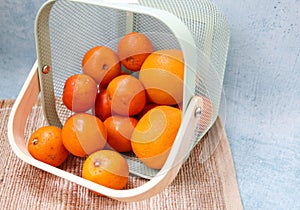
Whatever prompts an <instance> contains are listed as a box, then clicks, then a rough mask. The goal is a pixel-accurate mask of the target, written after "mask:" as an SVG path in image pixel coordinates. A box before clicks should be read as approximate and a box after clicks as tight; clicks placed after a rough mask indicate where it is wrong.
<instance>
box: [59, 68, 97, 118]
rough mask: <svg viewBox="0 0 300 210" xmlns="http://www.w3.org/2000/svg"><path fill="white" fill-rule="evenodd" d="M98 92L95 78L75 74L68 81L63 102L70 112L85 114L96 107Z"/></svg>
mask: <svg viewBox="0 0 300 210" xmlns="http://www.w3.org/2000/svg"><path fill="white" fill-rule="evenodd" d="M97 92H98V88H97V84H96V82H95V81H94V80H93V78H91V77H90V76H88V75H85V74H75V75H72V76H71V77H69V78H68V79H67V80H66V82H65V85H64V89H63V95H62V100H63V103H64V104H65V106H66V107H67V108H68V109H69V110H71V111H73V112H85V111H87V110H89V109H90V108H92V107H93V106H94V104H95V100H96V96H97Z"/></svg>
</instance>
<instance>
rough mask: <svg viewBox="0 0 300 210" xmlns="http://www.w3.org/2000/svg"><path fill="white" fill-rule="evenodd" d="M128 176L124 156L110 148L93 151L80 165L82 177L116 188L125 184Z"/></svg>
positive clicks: (120, 187) (121, 187)
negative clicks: (81, 165)
mask: <svg viewBox="0 0 300 210" xmlns="http://www.w3.org/2000/svg"><path fill="white" fill-rule="evenodd" d="M128 176H129V168H128V164H127V162H126V160H125V158H123V157H122V156H121V155H120V154H119V153H118V152H115V151H112V150H100V151H97V152H94V153H93V154H91V155H90V156H89V157H88V158H87V159H86V160H85V162H84V164H83V167H82V177H83V178H85V179H87V180H90V181H92V182H95V183H97V184H100V185H102V186H105V187H109V188H112V189H116V190H121V189H123V188H124V187H125V186H126V185H127V182H128ZM97 194H99V193H97Z"/></svg>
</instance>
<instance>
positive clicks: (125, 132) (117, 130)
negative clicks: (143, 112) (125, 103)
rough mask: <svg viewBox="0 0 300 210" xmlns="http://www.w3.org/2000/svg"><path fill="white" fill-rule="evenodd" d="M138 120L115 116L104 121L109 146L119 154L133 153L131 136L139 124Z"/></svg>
mask: <svg viewBox="0 0 300 210" xmlns="http://www.w3.org/2000/svg"><path fill="white" fill-rule="evenodd" d="M137 122H138V121H137V119H135V118H133V117H124V116H118V115H113V116H111V117H109V118H107V119H106V120H105V121H104V126H105V127H106V129H107V144H108V146H109V147H111V148H112V149H114V150H116V151H117V152H131V151H132V148H131V142H130V138H131V134H132V132H133V130H134V127H135V126H136V124H137Z"/></svg>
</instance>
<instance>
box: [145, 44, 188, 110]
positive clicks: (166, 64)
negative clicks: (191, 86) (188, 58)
mask: <svg viewBox="0 0 300 210" xmlns="http://www.w3.org/2000/svg"><path fill="white" fill-rule="evenodd" d="M183 77H184V61H183V55H182V52H181V51H180V50H173V49H169V50H159V51H155V52H153V53H152V54H151V55H149V56H148V57H147V59H146V60H145V61H144V63H143V65H142V67H141V70H140V74H139V79H140V81H141V82H142V83H143V85H144V86H145V88H146V90H147V94H148V97H149V99H150V101H152V102H154V103H156V104H162V105H173V104H179V103H181V102H182V99H183Z"/></svg>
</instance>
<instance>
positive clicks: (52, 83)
mask: <svg viewBox="0 0 300 210" xmlns="http://www.w3.org/2000/svg"><path fill="white" fill-rule="evenodd" d="M99 29H101V30H99ZM131 31H137V32H141V33H144V34H146V35H147V37H149V39H150V40H151V41H152V43H153V44H154V48H155V49H157V50H159V49H167V48H177V49H180V50H181V51H182V53H183V57H184V88H183V104H182V113H183V118H182V123H181V126H180V128H179V131H178V133H177V136H176V139H175V141H174V144H173V146H172V148H171V150H170V153H169V156H168V159H167V161H166V163H165V164H164V166H163V168H162V169H160V170H154V169H150V168H147V167H146V166H145V165H143V164H142V163H141V162H140V161H139V160H138V159H137V158H136V157H134V155H124V157H125V158H126V159H127V161H128V164H129V168H130V172H131V174H132V175H136V176H140V177H143V178H146V179H148V181H147V182H146V183H145V184H143V185H141V186H138V187H136V188H132V189H125V190H113V189H110V188H107V187H104V186H101V185H98V184H95V183H93V182H91V181H88V180H86V179H83V178H81V177H80V176H77V175H75V174H72V173H70V172H67V171H64V170H62V169H60V168H56V167H52V166H50V165H48V164H45V163H42V162H40V161H38V160H36V159H34V158H33V157H32V156H31V155H30V154H29V153H28V151H27V147H26V141H27V140H26V139H25V137H24V132H25V129H26V120H27V118H28V115H29V114H30V112H31V111H32V109H33V106H34V104H35V102H36V100H37V99H38V98H39V97H40V98H41V99H42V100H41V101H42V107H43V112H44V116H45V120H46V121H47V123H48V124H50V125H56V126H60V127H61V126H62V124H63V123H64V122H65V120H66V119H67V117H68V116H70V111H69V110H68V109H66V107H65V106H64V105H63V104H62V103H61V96H62V90H63V86H64V82H65V81H66V79H67V78H68V77H69V76H71V75H73V74H75V73H80V72H81V60H82V57H83V54H84V53H85V52H86V51H87V50H88V49H90V48H91V47H93V46H96V45H101V44H103V45H106V46H109V47H111V48H112V49H116V47H117V43H118V41H119V40H120V38H121V37H122V36H123V35H125V34H126V33H128V32H131ZM35 35H36V49H37V61H36V63H35V64H34V66H33V67H32V70H31V71H30V74H29V75H28V77H27V80H26V81H25V83H24V86H23V88H22V89H21V91H20V93H19V96H18V97H17V99H16V102H15V104H14V106H13V108H12V112H11V115H10V119H9V124H8V135H9V142H10V144H11V147H12V149H13V151H14V152H15V153H16V155H17V156H18V157H19V158H20V159H22V160H23V161H25V162H26V163H28V164H31V165H33V166H35V167H37V168H40V169H42V170H45V171H47V172H49V173H52V174H54V175H57V176H59V177H61V178H64V179H67V180H70V181H72V182H74V183H76V184H79V185H82V186H84V187H87V188H88V189H90V190H93V191H95V192H98V193H100V194H102V195H106V196H108V197H111V198H114V199H117V200H122V201H136V200H142V199H145V198H149V197H150V196H153V195H155V194H156V193H159V192H160V191H162V190H163V189H164V188H165V187H166V186H167V185H168V184H170V183H171V182H172V180H173V179H174V178H175V177H176V175H177V173H178V171H179V169H180V168H181V165H182V164H183V163H184V161H185V160H186V158H188V155H189V153H190V151H191V150H192V149H193V147H194V146H195V145H196V144H197V143H198V142H199V141H200V139H201V138H202V137H203V136H204V135H205V133H207V131H208V130H209V128H210V127H211V126H212V124H213V123H214V122H215V120H216V118H217V116H218V114H219V106H220V101H221V94H222V85H223V77H224V71H225V65H226V59H227V52H228V46H229V28H228V24H227V22H226V19H225V17H224V16H223V14H222V13H221V12H220V10H219V9H218V8H217V7H216V6H215V5H213V4H212V3H211V2H210V1H206V0H187V1H181V0H164V1H160V0H127V1H124V0H123V1H100V0H85V1H77V0H56V1H55V0H50V1H47V2H46V3H45V4H44V5H43V6H42V7H41V8H40V10H39V13H38V15H37V17H36V25H35ZM205 99H209V101H210V102H211V104H212V107H213V109H212V110H213V111H212V113H211V116H210V117H209V118H208V119H205V118H203V117H202V118H201V116H204V115H205V110H206V107H205V106H206V103H205ZM200 119H201V120H200Z"/></svg>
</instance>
